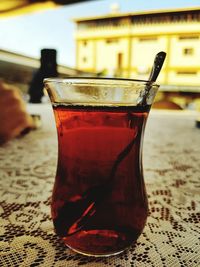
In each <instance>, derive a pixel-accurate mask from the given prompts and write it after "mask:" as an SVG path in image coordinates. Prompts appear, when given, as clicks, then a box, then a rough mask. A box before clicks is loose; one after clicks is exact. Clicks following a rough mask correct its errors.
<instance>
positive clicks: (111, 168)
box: [44, 78, 159, 256]
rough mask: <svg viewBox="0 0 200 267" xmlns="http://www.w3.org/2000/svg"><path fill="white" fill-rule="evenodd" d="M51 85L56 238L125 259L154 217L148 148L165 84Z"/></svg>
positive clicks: (82, 81) (80, 81) (52, 81)
mask: <svg viewBox="0 0 200 267" xmlns="http://www.w3.org/2000/svg"><path fill="white" fill-rule="evenodd" d="M44 84H45V88H46V90H47V92H48V95H49V97H50V100H51V104H52V107H53V111H54V115H55V121H56V127H57V136H58V162H57V173H56V177H55V183H54V188H53V193H52V202H51V213H52V219H53V223H54V227H55V232H56V233H57V235H58V236H59V237H60V238H61V239H62V240H63V242H64V243H65V244H66V245H67V246H68V247H69V248H71V249H73V250H74V251H76V252H78V253H81V254H84V255H89V256H110V255H115V254H118V253H120V252H122V251H124V250H125V249H126V248H127V247H129V246H130V245H131V244H133V242H134V241H136V240H137V238H138V237H139V236H140V234H141V233H142V231H143V229H144V226H145V222H146V219H147V214H148V202H147V194H146V190H145V184H144V179H143V168H142V143H143V135H144V129H145V124H146V121H147V118H148V114H149V111H150V108H151V104H152V102H153V99H154V97H155V95H156V92H157V90H158V87H159V86H158V85H156V84H152V83H150V82H148V81H142V80H127V79H110V78H67V79H58V78H48V79H45V81H44Z"/></svg>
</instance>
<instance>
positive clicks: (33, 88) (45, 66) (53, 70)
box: [29, 49, 58, 103]
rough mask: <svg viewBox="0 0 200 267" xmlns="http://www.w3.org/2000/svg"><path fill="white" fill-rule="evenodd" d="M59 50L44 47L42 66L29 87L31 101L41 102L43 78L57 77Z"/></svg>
mask: <svg viewBox="0 0 200 267" xmlns="http://www.w3.org/2000/svg"><path fill="white" fill-rule="evenodd" d="M56 56H57V51H56V50H55V49H42V50H41V58H40V68H39V69H38V71H37V72H36V73H35V75H34V76H33V79H32V81H31V84H30V88H29V95H30V100H29V102H30V103H41V102H42V97H43V95H44V93H43V87H44V85H43V80H44V78H48V77H57V76H58V72H57V60H56Z"/></svg>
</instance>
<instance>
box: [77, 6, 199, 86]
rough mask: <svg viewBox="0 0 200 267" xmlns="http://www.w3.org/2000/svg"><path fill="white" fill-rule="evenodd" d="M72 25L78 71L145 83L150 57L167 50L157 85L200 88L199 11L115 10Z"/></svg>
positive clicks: (195, 9) (189, 9)
mask: <svg viewBox="0 0 200 267" xmlns="http://www.w3.org/2000/svg"><path fill="white" fill-rule="evenodd" d="M74 21H75V23H76V25H77V28H76V33H75V39H76V68H77V69H80V70H84V71H89V72H97V73H103V74H105V75H108V76H112V75H114V76H118V77H120V76H121V77H129V78H140V79H147V78H148V74H149V72H150V69H151V66H152V63H153V60H154V56H155V54H156V53H157V52H159V51H166V52H167V58H166V61H165V64H164V66H163V71H162V73H161V75H160V77H159V81H158V82H159V83H161V84H164V85H176V86H179V85H181V86H182V87H184V86H186V87H189V86H199V85H200V7H198V8H187V9H176V10H154V11H145V12H134V13H119V12H116V13H110V14H107V15H103V16H96V17H87V18H77V19H74ZM199 90H200V89H199Z"/></svg>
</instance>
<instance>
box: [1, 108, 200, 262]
mask: <svg viewBox="0 0 200 267" xmlns="http://www.w3.org/2000/svg"><path fill="white" fill-rule="evenodd" d="M29 108H30V109H32V110H38V111H40V112H41V113H42V119H43V126H42V128H41V129H40V130H35V131H32V132H31V133H29V134H27V135H26V136H24V137H23V138H19V139H16V140H13V141H11V142H9V143H8V144H6V145H4V146H2V147H0V217H1V218H0V266H3V267H4V266H5V267H9V266H15V267H16V266H20V267H27V266H31V267H34V266H48V267H51V266H52V267H53V266H55V267H61V266H70V267H73V266H74V267H75V266H88V267H89V266H90V267H96V266H98V267H103V266H107V267H108V266H113V267H121V266H128V267H129V266H130V267H131V266H133V267H143V266H148V267H149V266H152V267H157V266H159V267H162V266H163V267H164V266H166V267H169V266H172V267H176V266H177V267H178V266H180V267H182V266H183V267H186V266H191V267H197V266H198V267H199V266H200V130H199V129H197V128H195V118H196V115H195V114H193V113H187V112H186V113H185V112H183V111H181V112H180V111H179V112H164V111H160V112H156V111H153V110H152V111H151V113H150V116H149V120H148V123H147V128H146V132H145V142H144V154H143V156H144V174H145V182H146V188H147V192H148V198H149V217H148V220H147V224H146V226H145V229H144V232H143V234H142V235H141V236H140V237H139V239H138V241H137V243H136V244H135V245H134V246H132V247H131V248H130V249H128V250H127V251H126V252H124V253H123V254H121V255H118V256H115V257H110V258H88V257H84V256H81V255H78V254H75V253H74V252H72V251H70V250H69V249H68V248H66V247H65V246H64V245H63V244H62V243H61V242H60V241H59V239H58V237H57V236H56V235H55V233H54V230H53V224H52V221H51V217H50V207H49V205H50V198H51V192H52V187H53V182H54V176H55V171H56V161H57V140H56V131H55V124H54V118H53V114H52V111H51V108H50V106H46V105H41V106H39V107H38V106H31V107H29Z"/></svg>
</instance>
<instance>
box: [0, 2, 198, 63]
mask: <svg viewBox="0 0 200 267" xmlns="http://www.w3.org/2000/svg"><path fill="white" fill-rule="evenodd" d="M113 3H118V4H119V7H120V12H134V11H140V10H143V11H144V10H151V9H166V8H172V9H173V8H182V7H192V6H196V7H197V6H199V7H200V0H166V1H165V0H139V1H137V0H117V1H115V0H92V1H88V2H87V1H86V2H82V3H79V4H72V5H67V6H64V7H59V8H56V9H52V10H46V11H40V12H37V13H33V14H26V15H23V16H16V17H10V18H2V19H1V18H0V49H5V50H8V51H12V52H16V53H20V54H23V55H26V56H32V57H36V58H39V57H40V50H41V49H42V48H54V49H56V50H57V52H58V57H57V63H58V64H62V65H65V66H69V67H75V39H74V33H75V24H74V22H73V21H72V19H73V18H79V17H87V16H95V15H104V14H108V13H109V12H110V6H111V5H112V4H113Z"/></svg>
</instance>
